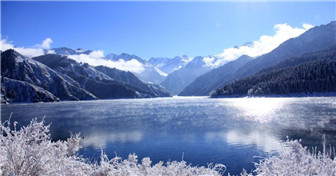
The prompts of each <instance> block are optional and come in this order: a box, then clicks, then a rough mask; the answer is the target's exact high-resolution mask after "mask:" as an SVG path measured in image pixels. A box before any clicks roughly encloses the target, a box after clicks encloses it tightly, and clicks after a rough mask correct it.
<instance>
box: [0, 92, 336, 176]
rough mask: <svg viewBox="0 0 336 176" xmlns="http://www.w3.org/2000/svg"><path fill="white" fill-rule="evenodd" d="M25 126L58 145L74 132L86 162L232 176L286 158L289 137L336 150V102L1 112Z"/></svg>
mask: <svg viewBox="0 0 336 176" xmlns="http://www.w3.org/2000/svg"><path fill="white" fill-rule="evenodd" d="M11 112H13V116H12V121H13V120H15V121H18V122H19V124H20V125H26V124H28V123H29V122H30V120H31V119H32V118H35V117H36V118H38V119H42V118H43V116H45V121H46V123H52V125H51V134H52V138H53V139H54V140H57V139H65V138H67V137H69V134H70V132H72V133H78V132H80V133H81V136H83V137H84V139H83V141H82V145H83V148H82V149H81V150H80V154H81V155H83V156H85V157H87V158H90V159H92V160H97V159H98V157H99V155H100V150H101V149H103V150H104V152H106V153H107V154H108V155H109V157H114V156H115V155H118V156H121V157H123V158H127V156H128V153H136V154H137V155H138V156H139V159H140V160H141V159H142V158H143V157H147V156H149V157H150V158H151V159H152V161H153V162H154V163H157V162H159V161H169V160H181V159H182V157H183V159H184V160H185V161H187V162H188V163H191V164H192V165H199V166H200V165H207V164H208V163H223V164H225V165H226V166H227V171H228V172H230V173H233V174H238V173H240V172H241V171H242V169H243V168H245V169H246V170H248V171H250V170H251V169H253V162H257V161H258V158H256V157H254V156H269V155H273V154H276V153H277V152H279V151H281V147H282V143H283V141H285V140H286V137H287V136H288V138H290V139H302V143H303V144H304V145H306V146H318V147H319V148H320V149H321V148H322V146H321V145H322V143H323V141H324V142H326V144H327V145H328V144H330V145H332V146H336V97H313V98H232V99H231V98H224V99H209V98H207V97H188V98H185V97H176V98H155V99H124V100H104V101H82V102H60V103H39V104H12V105H1V120H2V121H4V120H7V119H8V117H9V116H10V113H11Z"/></svg>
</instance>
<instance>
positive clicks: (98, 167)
mask: <svg viewBox="0 0 336 176" xmlns="http://www.w3.org/2000/svg"><path fill="white" fill-rule="evenodd" d="M10 125H11V124H10V123H9V121H7V122H5V123H0V131H1V135H0V175H5V176H14V175H15V176H35V175H36V176H39V175H53V176H54V175H56V176H57V175H59V176H61V175H90V176H110V175H111V176H112V175H113V176H114V175H125V176H126V175H140V176H141V175H143V176H145V175H146V176H156V175H169V176H175V175H176V176H177V175H178V176H180V175H181V176H184V175H188V176H189V175H223V174H224V172H225V166H224V165H222V164H217V165H214V166H213V165H210V166H208V167H202V166H201V167H197V166H196V167H195V166H194V167H193V166H191V165H188V164H187V163H186V162H185V161H180V162H177V161H172V162H167V163H166V164H164V163H163V162H159V163H157V164H154V165H153V164H152V161H151V160H150V158H143V159H142V160H141V162H138V158H137V155H135V154H130V155H129V156H128V158H127V159H121V158H119V157H115V158H112V159H109V158H108V157H107V155H105V154H104V153H103V152H102V153H101V161H100V162H99V163H90V162H88V161H87V160H85V159H83V158H81V157H79V156H78V155H76V153H77V151H78V149H79V148H80V137H79V135H71V136H70V138H69V139H67V141H56V142H53V141H51V138H50V133H49V127H50V126H49V125H44V122H43V121H42V122H38V121H37V120H36V119H34V120H32V121H31V122H30V124H29V125H27V126H25V127H22V128H21V129H19V130H18V129H16V126H17V123H16V122H14V123H13V126H12V128H13V129H10ZM327 153H329V154H327ZM331 153H333V155H335V151H333V152H332V151H331V149H330V151H329V152H323V153H321V152H316V150H314V152H309V151H308V150H307V148H305V147H303V146H302V145H301V144H300V141H298V140H292V141H290V140H287V141H286V142H285V143H284V149H283V151H282V152H280V153H279V155H276V156H271V157H268V158H264V159H262V160H260V162H259V163H257V164H255V166H256V169H255V170H254V171H253V172H252V173H253V174H254V175H260V176H272V175H277V176H282V175H283V176H287V175H308V176H310V175H322V176H336V159H335V158H334V159H332V157H331ZM252 173H250V174H248V173H247V172H246V171H245V170H244V171H243V172H242V173H241V176H249V175H252Z"/></svg>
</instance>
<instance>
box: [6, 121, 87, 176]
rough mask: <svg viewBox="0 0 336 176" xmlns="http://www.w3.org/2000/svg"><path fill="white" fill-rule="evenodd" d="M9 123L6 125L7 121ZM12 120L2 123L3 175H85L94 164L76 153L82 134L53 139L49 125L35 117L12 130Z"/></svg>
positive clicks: (14, 126) (14, 125)
mask: <svg viewBox="0 0 336 176" xmlns="http://www.w3.org/2000/svg"><path fill="white" fill-rule="evenodd" d="M5 124H7V125H5ZM9 125H10V123H9V122H7V123H4V124H0V130H1V134H2V135H0V167H1V169H0V170H1V171H0V172H1V174H2V175H18V176H19V175H27V176H28V175H29V176H34V175H82V174H89V173H90V172H91V170H92V169H91V166H90V165H89V164H86V163H85V162H84V161H83V159H82V158H79V157H77V156H76V155H74V153H75V152H76V151H77V150H78V149H79V148H78V146H79V145H78V144H79V140H80V138H79V136H78V135H72V136H71V137H70V138H69V139H68V141H57V142H52V141H51V139H50V133H49V127H50V126H49V125H47V126H46V125H44V123H43V121H42V122H37V121H36V119H34V120H32V121H31V122H30V124H29V125H27V126H26V127H22V128H21V129H20V130H17V129H16V122H14V124H13V128H14V129H13V130H11V129H10V128H9Z"/></svg>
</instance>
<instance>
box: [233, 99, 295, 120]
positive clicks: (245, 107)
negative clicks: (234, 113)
mask: <svg viewBox="0 0 336 176" xmlns="http://www.w3.org/2000/svg"><path fill="white" fill-rule="evenodd" d="M290 101H291V100H290V99H287V98H241V99H240V100H239V101H236V99H231V101H230V103H231V106H232V107H233V108H237V109H238V110H239V113H240V114H239V117H241V118H244V119H245V120H250V121H256V122H259V123H266V122H270V121H272V120H273V119H272V118H274V117H275V116H274V114H276V113H277V112H278V111H279V110H281V109H282V108H283V106H285V105H288V104H289V103H290Z"/></svg>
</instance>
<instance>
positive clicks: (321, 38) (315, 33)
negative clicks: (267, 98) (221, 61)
mask: <svg viewBox="0 0 336 176" xmlns="http://www.w3.org/2000/svg"><path fill="white" fill-rule="evenodd" d="M335 30H336V22H335V21H332V22H330V23H329V24H326V25H320V26H316V27H314V28H312V29H309V30H307V31H306V32H304V33H303V34H301V35H300V36H298V37H296V38H291V39H289V40H287V41H285V42H283V43H282V44H280V45H279V46H278V47H277V48H275V49H273V50H272V51H271V52H269V53H266V54H263V55H261V56H258V57H256V58H254V59H251V58H249V57H248V56H242V57H240V59H237V60H234V61H231V62H230V63H228V64H225V65H223V66H221V67H218V68H217V69H214V70H212V71H210V72H208V73H206V74H204V75H202V76H200V77H199V78H197V79H196V80H195V81H194V82H193V83H191V84H190V85H189V86H188V87H186V89H185V90H184V91H183V92H182V93H181V94H180V95H184V96H199V95H202V96H205V95H209V93H210V92H211V91H212V90H214V89H219V88H223V87H224V86H225V85H227V84H228V83H231V82H233V81H236V80H239V79H242V78H245V77H248V76H252V75H254V74H256V73H258V72H259V71H261V70H262V69H265V68H267V67H270V66H274V65H276V64H278V63H280V62H282V61H284V60H286V59H289V58H291V57H295V56H300V55H302V54H304V53H309V52H314V51H318V50H323V49H325V48H327V47H330V46H332V45H334V44H336V40H335V38H336V37H335V34H336V31H335ZM247 45H248V44H247ZM247 61H248V62H247Z"/></svg>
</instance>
